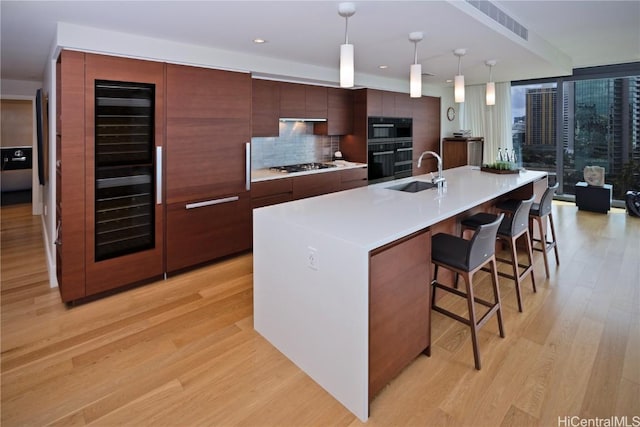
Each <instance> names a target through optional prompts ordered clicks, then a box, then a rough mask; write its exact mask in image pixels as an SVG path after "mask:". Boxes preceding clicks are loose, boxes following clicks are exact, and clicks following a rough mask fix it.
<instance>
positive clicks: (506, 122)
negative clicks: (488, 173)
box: [461, 82, 513, 163]
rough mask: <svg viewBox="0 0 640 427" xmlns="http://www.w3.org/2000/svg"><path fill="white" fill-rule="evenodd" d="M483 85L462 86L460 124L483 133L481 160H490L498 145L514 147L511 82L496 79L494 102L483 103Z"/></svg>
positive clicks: (472, 132)
mask: <svg viewBox="0 0 640 427" xmlns="http://www.w3.org/2000/svg"><path fill="white" fill-rule="evenodd" d="M485 88H486V86H485V85H475V86H466V87H465V95H464V97H465V100H464V104H461V107H462V108H461V110H463V112H462V127H463V129H468V130H470V131H471V135H472V136H483V137H484V153H483V160H482V161H483V163H493V162H494V161H495V160H496V156H497V154H498V148H501V149H502V150H504V149H505V148H508V149H509V151H511V150H512V149H513V139H512V137H511V121H512V119H511V83H510V82H506V83H496V105H486V101H485V99H486V97H485Z"/></svg>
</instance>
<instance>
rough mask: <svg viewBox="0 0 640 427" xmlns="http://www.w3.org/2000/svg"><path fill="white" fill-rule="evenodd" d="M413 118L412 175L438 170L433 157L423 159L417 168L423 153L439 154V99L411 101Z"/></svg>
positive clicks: (415, 99) (424, 97)
mask: <svg viewBox="0 0 640 427" xmlns="http://www.w3.org/2000/svg"><path fill="white" fill-rule="evenodd" d="M411 101H412V103H411V106H412V118H413V175H422V174H424V173H428V172H433V171H437V170H438V162H437V160H436V159H435V158H433V157H425V159H424V160H423V164H422V167H421V168H420V169H418V168H417V165H418V158H419V157H420V154H422V153H423V152H425V151H435V152H436V153H440V98H436V97H433V96H423V97H421V98H414V99H412V100H411Z"/></svg>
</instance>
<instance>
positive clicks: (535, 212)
mask: <svg viewBox="0 0 640 427" xmlns="http://www.w3.org/2000/svg"><path fill="white" fill-rule="evenodd" d="M529 215H530V216H540V203H534V204H532V205H531V210H530V211H529Z"/></svg>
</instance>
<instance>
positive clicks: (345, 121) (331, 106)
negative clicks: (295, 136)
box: [313, 87, 353, 135]
mask: <svg viewBox="0 0 640 427" xmlns="http://www.w3.org/2000/svg"><path fill="white" fill-rule="evenodd" d="M352 94H353V91H351V90H348V89H339V88H332V87H330V88H327V121H326V122H320V123H316V124H315V125H314V130H313V133H315V134H317V135H348V134H350V133H352V132H353V96H352Z"/></svg>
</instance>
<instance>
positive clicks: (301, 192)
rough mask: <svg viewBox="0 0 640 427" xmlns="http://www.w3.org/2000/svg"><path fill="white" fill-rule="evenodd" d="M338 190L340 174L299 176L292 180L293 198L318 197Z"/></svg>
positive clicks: (327, 173) (328, 173) (325, 173)
mask: <svg viewBox="0 0 640 427" xmlns="http://www.w3.org/2000/svg"><path fill="white" fill-rule="evenodd" d="M339 190H340V174H339V173H335V172H334V171H331V172H324V173H314V174H310V175H300V176H296V177H294V178H293V198H294V199H295V200H297V199H304V198H306V197H313V196H319V195H321V194H327V193H333V192H334V191H339Z"/></svg>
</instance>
